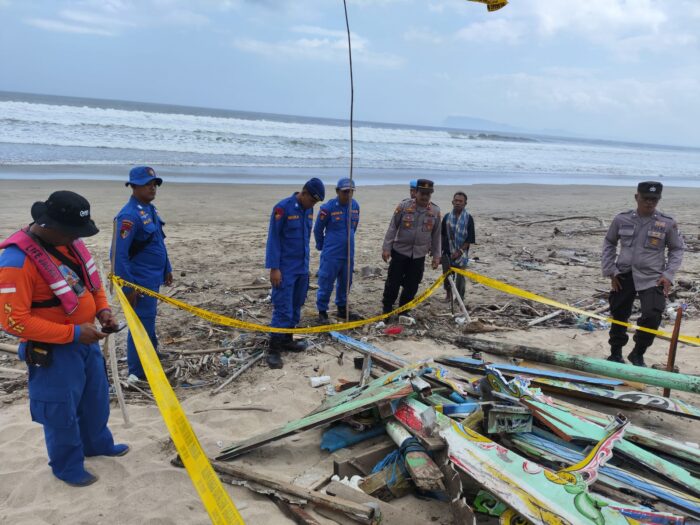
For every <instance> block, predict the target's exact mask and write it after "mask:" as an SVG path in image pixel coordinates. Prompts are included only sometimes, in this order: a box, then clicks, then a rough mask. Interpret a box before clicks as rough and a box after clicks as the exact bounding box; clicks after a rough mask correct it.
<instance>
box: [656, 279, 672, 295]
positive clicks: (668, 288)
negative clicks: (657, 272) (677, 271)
mask: <svg viewBox="0 0 700 525" xmlns="http://www.w3.org/2000/svg"><path fill="white" fill-rule="evenodd" d="M656 285H657V286H663V287H664V295H665V296H666V297H668V292H670V291H671V281H669V280H668V279H666V277H659V280H658V281H656Z"/></svg>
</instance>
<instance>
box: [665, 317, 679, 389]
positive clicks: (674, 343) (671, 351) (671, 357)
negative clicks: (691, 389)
mask: <svg viewBox="0 0 700 525" xmlns="http://www.w3.org/2000/svg"><path fill="white" fill-rule="evenodd" d="M682 319H683V307H682V306H679V307H678V310H676V322H675V323H673V334H671V344H670V345H669V347H668V361H667V362H666V371H667V372H673V367H674V366H675V365H676V348H678V334H680V332H681V320H682ZM670 395H671V389H670V388H664V392H663V396H664V397H669V396H670Z"/></svg>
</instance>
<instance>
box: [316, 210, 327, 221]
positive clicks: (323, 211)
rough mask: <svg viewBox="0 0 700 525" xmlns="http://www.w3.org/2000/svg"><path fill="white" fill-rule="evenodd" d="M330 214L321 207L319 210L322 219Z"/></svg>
mask: <svg viewBox="0 0 700 525" xmlns="http://www.w3.org/2000/svg"><path fill="white" fill-rule="evenodd" d="M327 216H328V212H327V211H326V210H324V209H323V208H321V211H319V212H318V217H319V218H320V219H325V218H326V217H327Z"/></svg>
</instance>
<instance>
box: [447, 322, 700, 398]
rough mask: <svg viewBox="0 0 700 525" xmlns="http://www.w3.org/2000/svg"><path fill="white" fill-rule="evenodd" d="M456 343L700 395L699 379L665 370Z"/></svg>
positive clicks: (472, 341) (476, 341)
mask: <svg viewBox="0 0 700 525" xmlns="http://www.w3.org/2000/svg"><path fill="white" fill-rule="evenodd" d="M455 342H456V344H458V345H459V346H462V347H465V348H469V349H472V350H479V351H482V352H488V353H490V354H495V355H502V356H506V357H519V358H522V359H528V360H530V361H535V362H537V363H547V364H550V365H556V366H561V367H565V368H572V369H574V370H582V371H584V372H589V373H593V374H599V375H603V376H607V377H614V378H617V379H625V380H629V381H637V382H639V383H644V384H647V385H653V386H659V387H662V388H670V389H672V390H681V391H683V392H692V393H694V394H700V376H692V375H687V374H675V373H672V372H666V371H665V370H654V369H653V368H645V367H641V366H632V365H627V364H621V363H613V362H611V361H606V360H605V359H595V358H593V357H583V356H579V355H570V354H567V353H564V352H556V351H554V350H547V349H544V348H537V347H533V346H525V345H516V344H513V343H506V342H503V341H491V340H488V339H483V338H480V337H474V336H462V337H458V338H457V339H456V341H455Z"/></svg>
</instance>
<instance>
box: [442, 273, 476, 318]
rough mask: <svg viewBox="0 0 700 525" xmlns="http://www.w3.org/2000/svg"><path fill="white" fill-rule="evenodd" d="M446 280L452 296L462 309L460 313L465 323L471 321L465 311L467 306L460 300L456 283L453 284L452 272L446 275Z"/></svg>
mask: <svg viewBox="0 0 700 525" xmlns="http://www.w3.org/2000/svg"><path fill="white" fill-rule="evenodd" d="M447 280H448V281H449V282H450V286H451V287H452V297H453V298H454V299H455V300H456V301H457V304H458V305H459V309H460V310H462V315H464V318H465V320H466V322H467V323H471V322H472V319H471V317H469V312H467V307H466V306H464V301H462V297H461V296H460V295H459V291H458V290H457V285H456V284H455V276H454V274H453V273H451V274H450V275H448V276H447Z"/></svg>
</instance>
